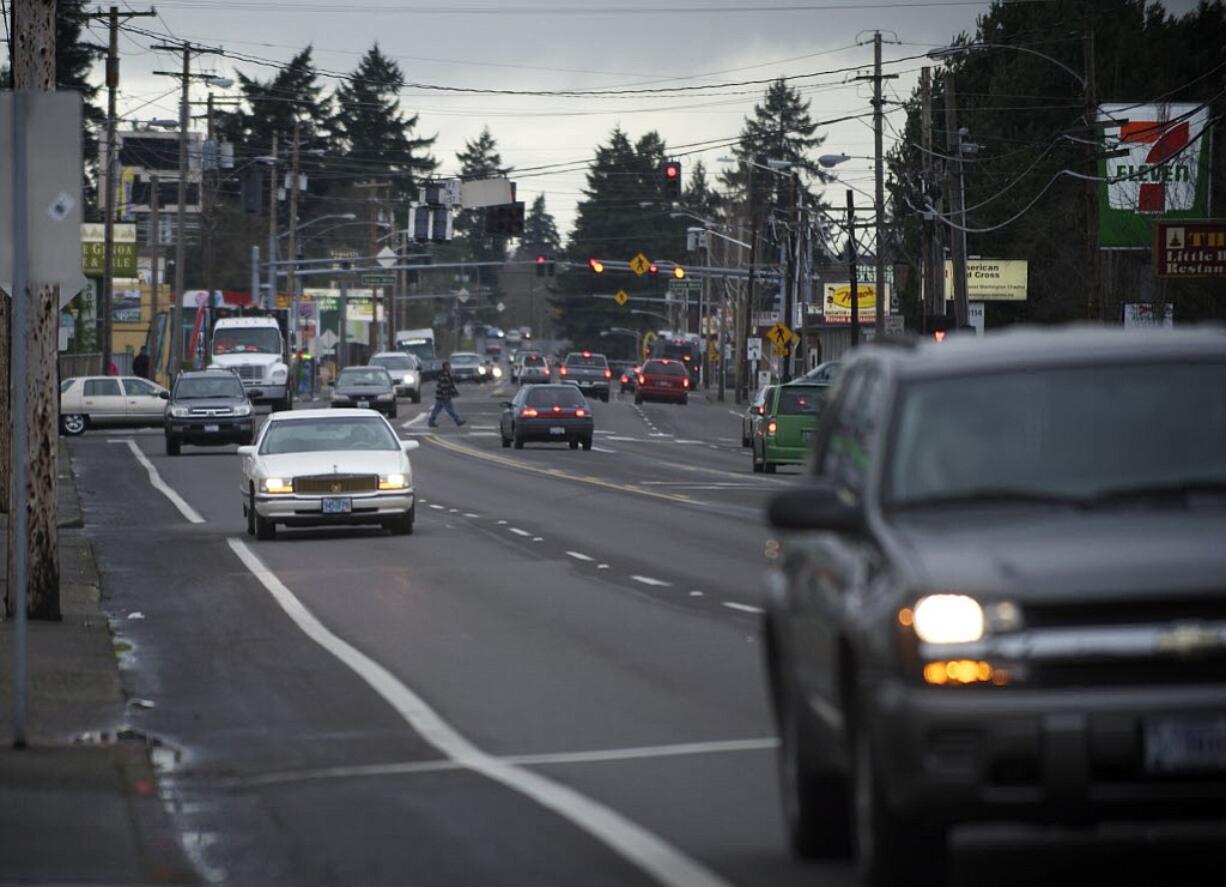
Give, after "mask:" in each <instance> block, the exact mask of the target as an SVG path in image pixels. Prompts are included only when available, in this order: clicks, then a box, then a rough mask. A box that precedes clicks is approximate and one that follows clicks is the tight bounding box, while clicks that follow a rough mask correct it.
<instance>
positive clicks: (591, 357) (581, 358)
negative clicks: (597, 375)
mask: <svg viewBox="0 0 1226 887" xmlns="http://www.w3.org/2000/svg"><path fill="white" fill-rule="evenodd" d="M566 365H567V366H568V367H600V368H601V369H604V368H605V367H607V366H608V365H609V364H608V361H606V360H605V358H604V355H603V354H568V355H566Z"/></svg>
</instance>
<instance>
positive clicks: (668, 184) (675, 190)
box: [660, 160, 681, 197]
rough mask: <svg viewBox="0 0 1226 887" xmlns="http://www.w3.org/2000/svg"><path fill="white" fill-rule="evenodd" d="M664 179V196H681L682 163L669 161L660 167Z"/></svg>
mask: <svg viewBox="0 0 1226 887" xmlns="http://www.w3.org/2000/svg"><path fill="white" fill-rule="evenodd" d="M660 170H661V172H662V173H663V178H664V196H665V197H680V196H681V161H679V160H669V161H667V162H665V164H664V165H663V166H662V167H660Z"/></svg>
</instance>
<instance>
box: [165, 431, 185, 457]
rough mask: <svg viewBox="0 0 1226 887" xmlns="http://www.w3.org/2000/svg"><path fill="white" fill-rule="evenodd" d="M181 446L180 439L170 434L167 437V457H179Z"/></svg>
mask: <svg viewBox="0 0 1226 887" xmlns="http://www.w3.org/2000/svg"><path fill="white" fill-rule="evenodd" d="M181 446H182V444H181V443H180V442H179V439H178V438H177V437H171V436H170V435H169V434H168V435H166V455H167V456H177V455H179V449H180V447H181Z"/></svg>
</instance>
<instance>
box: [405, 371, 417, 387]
mask: <svg viewBox="0 0 1226 887" xmlns="http://www.w3.org/2000/svg"><path fill="white" fill-rule="evenodd" d="M403 381H404V384H406V385H416V384H417V371H416V370H409V371H408V372H406V373H405V374H404V379H403Z"/></svg>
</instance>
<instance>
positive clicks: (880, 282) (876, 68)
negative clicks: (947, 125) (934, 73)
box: [853, 31, 885, 341]
mask: <svg viewBox="0 0 1226 887" xmlns="http://www.w3.org/2000/svg"><path fill="white" fill-rule="evenodd" d="M883 79H884V78H883V76H882V74H881V32H880V31H877V32H876V33H875V34H873V156H874V166H875V168H876V173H875V174H876V179H877V182H876V185H877V190H876V197H875V201H874V202H875V204H876V211H877V247H876V249H874V250H873V252H874V253H875V255H876V259H877V299H876V302H877V311H876V317H875V319H874V324H875V327H876V331H877V339H878V341H880V340H881V339H883V338H885V173H884V166H885V163H884V157H883V152H882V147H881V123H882V117H883V115H882V112H881V106H882V101H881V81H882V80H883ZM853 304H854V300H853Z"/></svg>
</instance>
